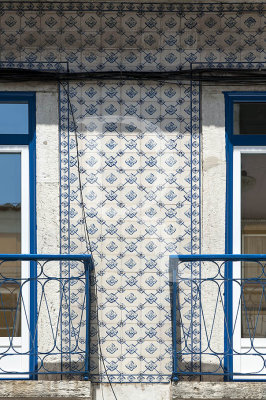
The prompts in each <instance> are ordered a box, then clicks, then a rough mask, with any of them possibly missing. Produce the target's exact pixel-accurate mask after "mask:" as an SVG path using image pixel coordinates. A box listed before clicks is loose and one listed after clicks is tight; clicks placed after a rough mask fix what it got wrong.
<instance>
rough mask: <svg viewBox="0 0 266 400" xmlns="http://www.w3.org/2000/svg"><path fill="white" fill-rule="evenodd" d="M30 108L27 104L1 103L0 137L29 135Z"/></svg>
mask: <svg viewBox="0 0 266 400" xmlns="http://www.w3.org/2000/svg"><path fill="white" fill-rule="evenodd" d="M28 107H29V105H28V104H27V103H0V135H27V134H28V133H29V116H28Z"/></svg>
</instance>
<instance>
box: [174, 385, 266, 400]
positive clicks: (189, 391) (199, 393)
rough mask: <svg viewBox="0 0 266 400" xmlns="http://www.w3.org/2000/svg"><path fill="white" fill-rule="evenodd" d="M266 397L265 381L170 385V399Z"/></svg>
mask: <svg viewBox="0 0 266 400" xmlns="http://www.w3.org/2000/svg"><path fill="white" fill-rule="evenodd" d="M183 399H206V400H212V399H215V400H218V399H228V400H234V399H236V400H237V399H241V400H242V399H246V400H249V399H256V400H259V399H266V382H218V383H215V382H179V383H175V384H173V385H172V400H183Z"/></svg>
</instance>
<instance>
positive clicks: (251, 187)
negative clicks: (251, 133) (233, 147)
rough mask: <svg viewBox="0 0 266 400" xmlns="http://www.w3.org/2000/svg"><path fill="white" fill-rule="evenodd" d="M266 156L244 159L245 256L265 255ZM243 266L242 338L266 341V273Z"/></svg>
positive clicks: (255, 265)
mask: <svg viewBox="0 0 266 400" xmlns="http://www.w3.org/2000/svg"><path fill="white" fill-rule="evenodd" d="M265 204H266V154H242V155H241V230H242V253H243V254H265V253H266V207H265ZM263 264H264V263H261V265H260V264H259V263H256V262H243V263H242V285H241V287H242V298H241V303H242V307H241V310H242V313H241V315H242V318H241V321H242V337H244V338H253V337H254V338H265V337H266V271H264V268H263Z"/></svg>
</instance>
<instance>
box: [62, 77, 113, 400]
mask: <svg viewBox="0 0 266 400" xmlns="http://www.w3.org/2000/svg"><path fill="white" fill-rule="evenodd" d="M59 84H60V86H61V87H62V88H63V90H64V92H65V94H66V96H67V102H68V105H69V109H70V113H71V117H72V121H73V125H74V133H75V142H76V154H77V169H78V182H79V192H80V201H81V209H82V219H83V227H84V235H85V241H86V247H87V252H89V254H90V255H91V259H92V265H93V266H94V265H95V263H94V256H93V251H92V245H91V240H90V234H89V228H88V224H87V216H86V211H85V203H84V196H83V185H82V180H81V173H80V156H79V143H78V132H77V125H76V121H75V115H74V111H73V106H72V103H71V100H70V96H69V90H66V88H65V86H64V84H63V83H62V82H59ZM93 270H94V269H93ZM95 302H96V318H97V323H98V326H99V312H98V309H99V307H98V288H97V278H96V273H95ZM98 345H99V350H100V359H101V361H102V363H103V367H104V371H105V374H106V376H107V379H108V383H109V385H110V388H111V390H112V393H113V396H114V398H115V400H118V399H117V396H116V394H115V391H114V388H113V385H112V382H111V379H110V377H109V374H108V372H107V368H106V365H105V361H104V357H103V352H102V346H101V339H100V334H98Z"/></svg>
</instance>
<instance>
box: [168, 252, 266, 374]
mask: <svg viewBox="0 0 266 400" xmlns="http://www.w3.org/2000/svg"><path fill="white" fill-rule="evenodd" d="M170 276H171V308H172V329H173V380H178V379H180V378H182V377H184V376H194V377H195V376H201V378H202V379H210V376H212V378H211V379H212V380H213V379H219V377H220V379H221V377H222V378H225V379H226V380H246V379H252V380H262V379H263V380H265V379H266V255H265V254H250V255H248V254H245V255H226V254H224V255H182V256H170ZM214 377H216V378H214Z"/></svg>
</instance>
